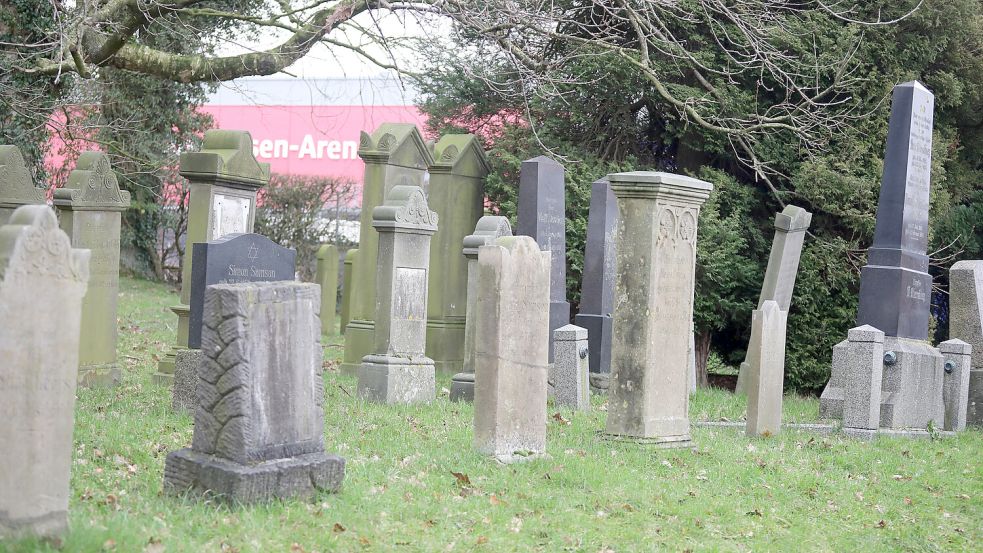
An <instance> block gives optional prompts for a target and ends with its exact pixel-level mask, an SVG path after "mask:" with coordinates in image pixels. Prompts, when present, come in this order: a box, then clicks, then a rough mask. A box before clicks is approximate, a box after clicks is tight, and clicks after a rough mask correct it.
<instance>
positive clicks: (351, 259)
mask: <svg viewBox="0 0 983 553" xmlns="http://www.w3.org/2000/svg"><path fill="white" fill-rule="evenodd" d="M357 262H358V248H352V249H350V250H348V251H347V252H345V261H344V262H343V266H344V268H343V269H342V275H341V321H340V322H339V324H338V328H339V332H340V333H342V334H344V333H345V327H347V326H348V321H350V320H351V312H352V311H351V310H352V286H353V284H352V278H353V276H352V275H353V274H354V273H355V263H357Z"/></svg>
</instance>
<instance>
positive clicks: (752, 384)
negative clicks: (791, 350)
mask: <svg viewBox="0 0 983 553" xmlns="http://www.w3.org/2000/svg"><path fill="white" fill-rule="evenodd" d="M787 318H788V311H784V310H782V309H781V307H780V306H779V305H778V302H776V301H775V300H765V301H764V303H762V304H761V307H759V308H758V309H755V310H754V311H753V312H752V313H751V343H750V346H749V347H748V360H747V363H748V376H747V378H748V390H747V393H748V398H747V426H746V430H745V431H746V432H747V435H748V436H772V435H775V434H778V432H779V431H780V430H781V428H782V395H783V393H784V391H785V324H786V321H787Z"/></svg>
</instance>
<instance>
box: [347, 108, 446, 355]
mask: <svg viewBox="0 0 983 553" xmlns="http://www.w3.org/2000/svg"><path fill="white" fill-rule="evenodd" d="M358 155H359V157H361V158H362V160H363V161H364V162H365V178H364V179H363V184H362V214H361V217H360V223H361V229H360V231H359V239H358V250H359V254H358V255H359V259H360V260H361V261H359V262H358V263H356V264H355V265H354V267H353V273H352V292H351V299H350V302H351V305H350V309H351V314H350V316H351V320H350V321H349V322H348V327H347V328H346V329H345V359H344V362H343V363H342V365H341V370H342V372H344V373H346V374H355V372H356V371H358V368H359V367H360V366H361V364H362V358H363V357H365V356H366V355H369V354H370V353H372V350H373V345H374V343H375V322H374V319H375V297H376V296H375V294H376V283H375V281H376V263H375V261H376V259H377V258H378V255H379V233H378V232H377V231H376V230H375V229H374V228H372V210H373V209H374V208H376V207H377V206H380V205H382V203H383V199H384V198H385V197H386V195H387V194H389V191H390V190H392V188H393V187H394V186H396V185H409V186H419V187H421V188H423V190H424V192H426V191H427V181H426V177H427V174H428V173H427V168H428V167H430V166H431V165H433V155H431V153H430V148H428V147H427V145H426V143H424V141H423V136H421V135H420V131H419V130H417V128H416V126H415V125H412V124H408V123H383V124H382V125H381V126H379V128H378V129H376V131H375V132H374V133H372V134H371V135H369V134H368V133H364V132H363V133H362V139H361V143H360V144H359V148H358Z"/></svg>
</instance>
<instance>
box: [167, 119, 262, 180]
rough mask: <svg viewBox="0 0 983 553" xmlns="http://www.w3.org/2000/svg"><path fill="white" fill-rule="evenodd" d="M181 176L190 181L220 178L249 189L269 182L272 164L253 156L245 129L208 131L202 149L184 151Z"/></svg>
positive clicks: (250, 141)
mask: <svg viewBox="0 0 983 553" xmlns="http://www.w3.org/2000/svg"><path fill="white" fill-rule="evenodd" d="M180 166H181V175H182V176H183V177H185V178H187V179H189V180H199V181H213V180H221V181H224V182H226V183H229V184H242V185H246V186H249V187H250V188H254V187H260V186H265V185H266V184H267V183H268V182H269V181H270V164H269V163H260V162H259V161H257V160H256V156H255V155H253V139H252V136H250V134H249V133H248V132H246V131H235V130H224V129H211V130H208V131H205V140H204V142H203V143H202V145H201V151H198V152H185V153H183V154H181V164H180Z"/></svg>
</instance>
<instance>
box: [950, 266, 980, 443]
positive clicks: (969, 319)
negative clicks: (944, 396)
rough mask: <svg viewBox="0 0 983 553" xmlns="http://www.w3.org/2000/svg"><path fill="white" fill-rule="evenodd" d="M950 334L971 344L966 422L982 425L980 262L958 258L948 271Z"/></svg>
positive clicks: (971, 424)
mask: <svg viewBox="0 0 983 553" xmlns="http://www.w3.org/2000/svg"><path fill="white" fill-rule="evenodd" d="M949 337H950V338H958V339H960V340H964V341H965V342H967V343H968V344H969V345H971V346H972V347H973V357H972V363H971V366H972V369H970V371H969V404H968V406H967V409H966V424H968V425H970V426H978V427H983V261H958V262H956V263H955V264H954V265H953V266H952V268H951V269H950V270H949Z"/></svg>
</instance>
